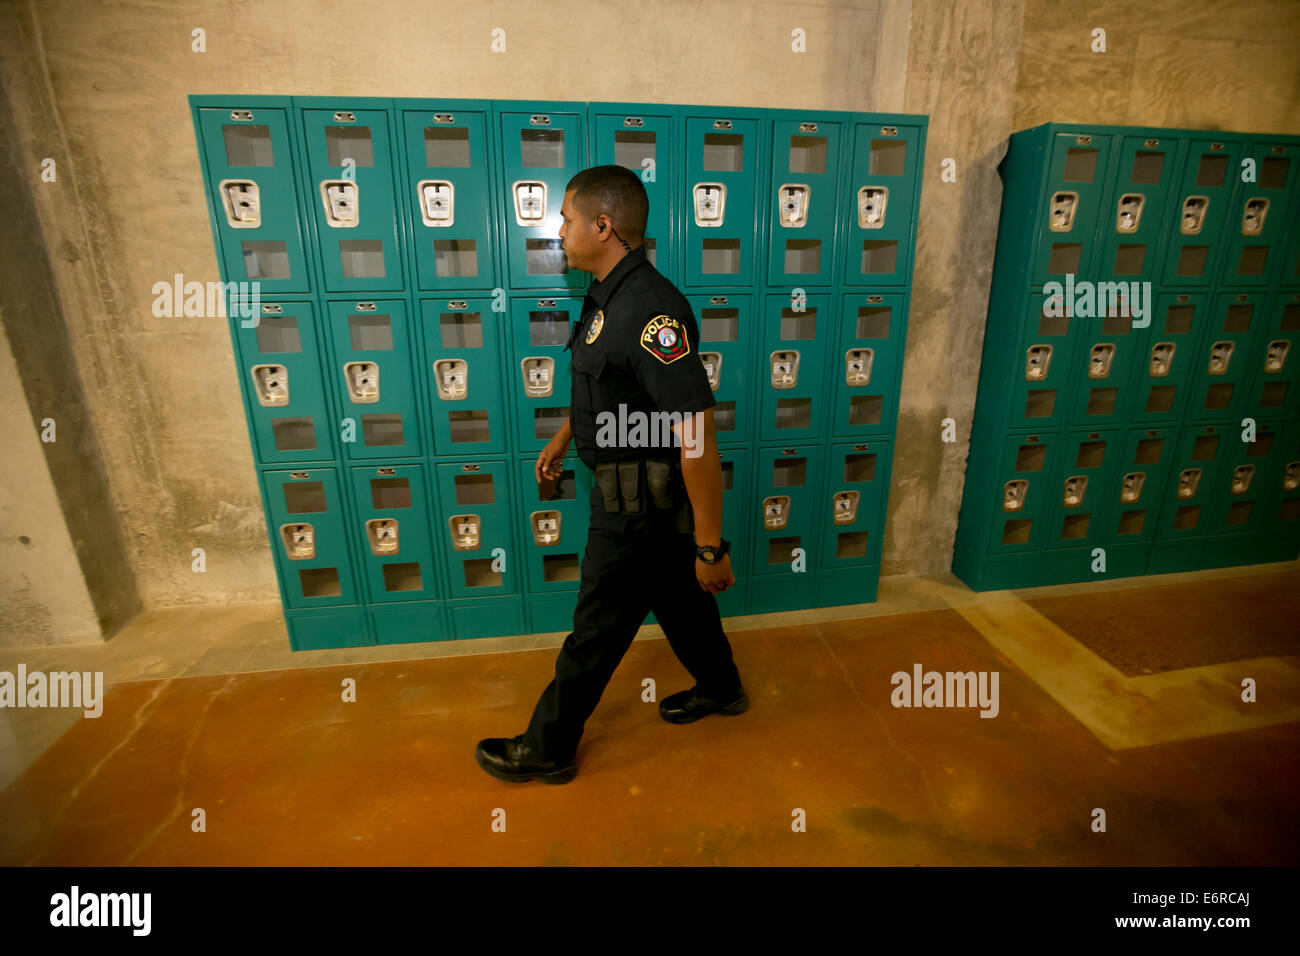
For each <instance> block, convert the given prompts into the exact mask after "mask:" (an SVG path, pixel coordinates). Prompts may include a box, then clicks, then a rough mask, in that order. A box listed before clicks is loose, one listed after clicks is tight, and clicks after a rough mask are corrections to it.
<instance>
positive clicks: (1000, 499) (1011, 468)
mask: <svg viewBox="0 0 1300 956" xmlns="http://www.w3.org/2000/svg"><path fill="white" fill-rule="evenodd" d="M1064 448H1065V440H1064V439H1063V437H1062V436H1061V435H1060V434H1059V433H1053V432H1044V433H1042V434H1038V435H1008V436H1007V438H1006V442H1005V444H1004V445H1003V448H1002V458H1001V464H1000V466H999V468H998V483H997V484H996V485H995V486H994V487H993V489H991V490H992V492H993V494H994V496H995V504H994V508H993V533H992V535H991V536H990V538H989V548H988V553H989V556H991V557H992V556H996V555H1002V554H1015V553H1018V552H1023V551H1036V550H1038V548H1039V547H1040V546H1041V545H1042V543H1043V540H1044V538H1045V535H1046V532H1045V530H1044V528H1045V526H1046V516H1047V515H1048V512H1049V508H1050V506H1051V504H1052V500H1051V498H1052V495H1054V494H1055V493H1056V489H1057V485H1058V481H1057V478H1058V476H1059V474H1060V460H1061V454H1062V452H1063V451H1064Z"/></svg>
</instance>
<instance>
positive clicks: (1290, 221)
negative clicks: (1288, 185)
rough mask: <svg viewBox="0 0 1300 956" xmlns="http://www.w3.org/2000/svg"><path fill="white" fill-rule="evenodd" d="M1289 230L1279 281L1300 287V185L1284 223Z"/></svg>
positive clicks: (1287, 287) (1285, 287)
mask: <svg viewBox="0 0 1300 956" xmlns="http://www.w3.org/2000/svg"><path fill="white" fill-rule="evenodd" d="M1283 228H1284V229H1286V230H1287V235H1286V237H1285V240H1284V249H1283V252H1282V262H1281V265H1280V271H1281V276H1280V277H1279V279H1278V281H1279V282H1280V283H1281V285H1282V288H1284V289H1295V288H1300V186H1297V187H1296V191H1295V192H1294V193H1292V194H1291V208H1290V212H1289V213H1288V215H1287V220H1286V221H1285V222H1284V223H1283Z"/></svg>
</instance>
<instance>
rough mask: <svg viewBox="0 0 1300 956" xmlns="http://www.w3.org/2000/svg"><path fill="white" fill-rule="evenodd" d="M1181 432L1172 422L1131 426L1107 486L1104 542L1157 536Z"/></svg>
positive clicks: (1131, 540)
mask: <svg viewBox="0 0 1300 956" xmlns="http://www.w3.org/2000/svg"><path fill="white" fill-rule="evenodd" d="M1178 433H1179V429H1178V428H1176V427H1174V426H1172V425H1170V426H1165V427H1162V428H1132V429H1129V431H1128V432H1127V433H1126V434H1125V435H1124V447H1123V449H1122V452H1123V455H1122V457H1121V458H1120V460H1119V468H1118V469H1117V471H1116V473H1115V474H1113V475H1112V476H1111V478H1110V483H1109V485H1108V487H1107V488H1106V489H1105V492H1106V493H1107V494H1108V495H1109V496H1110V501H1109V510H1108V513H1107V516H1106V518H1105V525H1106V534H1105V537H1104V538H1103V539H1102V540H1103V543H1105V544H1107V545H1111V544H1130V543H1132V542H1134V541H1141V542H1147V543H1149V542H1150V541H1151V540H1152V539H1153V538H1154V537H1155V533H1156V519H1157V518H1158V517H1159V515H1160V504H1161V495H1162V494H1163V492H1164V489H1165V486H1166V484H1167V482H1168V476H1169V468H1170V462H1171V461H1172V460H1173V457H1174V453H1175V452H1176V451H1177V449H1176V447H1175V446H1176V444H1177V439H1178Z"/></svg>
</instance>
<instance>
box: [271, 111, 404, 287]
mask: <svg viewBox="0 0 1300 956" xmlns="http://www.w3.org/2000/svg"><path fill="white" fill-rule="evenodd" d="M323 102H330V101H323V100H320V99H317V98H310V99H306V100H303V99H298V100H295V104H296V105H297V106H299V107H304V106H307V105H309V104H319V103H323ZM381 103H382V104H384V105H385V106H386V105H387V101H379V100H362V101H342V102H341V103H340V104H339V105H340V106H343V107H345V108H341V109H340V108H335V107H334V106H329V107H327V108H324V109H307V108H305V109H302V123H303V140H304V143H305V147H306V153H307V167H306V175H305V179H306V182H305V183H304V184H303V189H304V192H306V193H307V194H308V196H307V207H308V208H309V209H310V210H311V221H312V223H313V225H314V227H315V228H314V234H315V237H316V244H317V246H318V248H319V253H320V258H319V261H320V266H321V274H322V276H323V277H324V285H325V291H326V292H393V291H399V290H401V289H403V288H405V286H406V281H405V278H404V276H403V268H402V255H401V254H400V252H399V251H398V250H399V248H400V245H399V243H400V239H399V232H398V203H397V196H396V193H395V189H394V184H393V174H394V172H396V170H397V164H396V162H395V161H394V160H395V155H394V150H393V146H392V140H391V137H390V135H389V133H390V130H389V116H390V114H389V111H388V110H387V109H386V108H369V107H377V106H378V105H379V104H381ZM348 104H351V105H348ZM363 107H367V108H363Z"/></svg>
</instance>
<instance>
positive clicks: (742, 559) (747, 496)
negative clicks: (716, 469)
mask: <svg viewBox="0 0 1300 956" xmlns="http://www.w3.org/2000/svg"><path fill="white" fill-rule="evenodd" d="M718 457H719V458H720V459H721V464H722V537H724V538H726V539H727V541H728V542H730V546H729V548H728V549H727V556H728V557H729V558H730V559H731V573H732V574H733V575H734V576H735V578H736V583H735V584H733V585H732V586H731V587H729V588H727V590H725V591H723V592H722V593H721V594H718V595H715V596H716V597H717V600H718V612H719V613H720V614H721V615H722V616H723V617H730V616H738V615H742V614H746V613H748V607H749V605H748V600H747V598H748V581H749V569H750V568H751V567H752V560H753V553H754V551H753V524H752V522H753V521H754V518H753V514H752V513H753V509H752V508H750V507H749V503H750V501H752V500H753V499H752V498H751V495H752V494H753V481H754V472H753V461H754V458H753V451H752V450H751V449H749V448H738V447H725V446H724V447H721V448H719V449H718Z"/></svg>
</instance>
